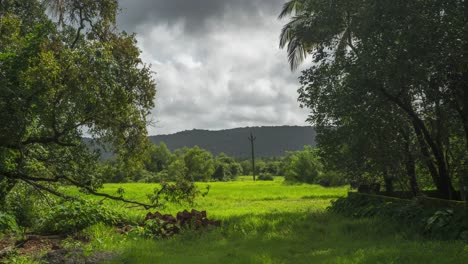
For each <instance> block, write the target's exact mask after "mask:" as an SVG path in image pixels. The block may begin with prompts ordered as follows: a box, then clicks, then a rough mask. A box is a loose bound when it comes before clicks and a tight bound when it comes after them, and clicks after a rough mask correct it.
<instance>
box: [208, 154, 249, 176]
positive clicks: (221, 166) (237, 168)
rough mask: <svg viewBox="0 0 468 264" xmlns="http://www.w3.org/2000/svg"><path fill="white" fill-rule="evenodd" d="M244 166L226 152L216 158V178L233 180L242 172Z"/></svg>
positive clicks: (214, 174)
mask: <svg viewBox="0 0 468 264" xmlns="http://www.w3.org/2000/svg"><path fill="white" fill-rule="evenodd" d="M242 171H243V170H242V166H241V165H240V164H239V163H237V161H236V160H235V159H234V158H232V157H229V156H228V155H226V154H224V153H220V154H219V155H218V156H217V157H216V158H215V171H214V173H213V178H214V179H215V180H232V179H234V178H235V177H237V176H239V175H241V174H242Z"/></svg>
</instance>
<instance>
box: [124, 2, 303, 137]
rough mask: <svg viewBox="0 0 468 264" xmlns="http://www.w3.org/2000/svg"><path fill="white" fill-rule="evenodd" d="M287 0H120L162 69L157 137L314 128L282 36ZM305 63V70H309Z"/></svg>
mask: <svg viewBox="0 0 468 264" xmlns="http://www.w3.org/2000/svg"><path fill="white" fill-rule="evenodd" d="M284 2H285V0H120V7H121V9H122V10H121V13H120V15H119V16H118V20H117V21H118V25H119V27H120V29H123V30H125V31H127V32H134V33H136V34H137V40H138V47H139V48H140V49H141V51H142V55H141V57H142V59H143V61H144V62H145V63H148V64H151V65H152V69H153V71H155V79H156V82H157V88H156V89H157V95H156V99H155V105H156V106H155V108H154V109H153V111H152V113H151V118H150V119H151V120H152V125H151V126H149V127H148V131H149V134H150V135H156V134H169V133H175V132H178V131H183V130H191V129H210V130H218V129H229V128H235V127H246V126H276V125H307V123H306V122H305V120H306V118H307V114H308V111H307V110H306V109H301V108H300V107H299V103H298V102H297V97H298V94H297V89H298V88H299V82H298V79H297V77H298V76H299V75H300V69H301V68H300V69H299V70H296V71H294V72H291V70H290V67H289V64H288V60H287V54H286V50H281V49H280V48H279V34H280V31H281V28H282V26H283V25H284V24H285V23H286V22H287V20H278V18H277V17H278V14H279V13H280V11H281V7H282V5H283V3H284ZM306 66H307V64H306V65H303V66H302V68H304V67H306Z"/></svg>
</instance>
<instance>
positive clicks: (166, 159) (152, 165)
mask: <svg viewBox="0 0 468 264" xmlns="http://www.w3.org/2000/svg"><path fill="white" fill-rule="evenodd" d="M147 155H148V157H147V160H146V161H145V167H146V169H147V170H148V171H151V172H154V173H157V172H160V171H162V170H166V169H167V168H168V166H169V164H170V163H171V161H172V159H173V157H172V154H171V151H170V150H169V149H168V148H167V146H166V144H164V143H161V144H159V145H154V144H151V146H150V147H149V149H148V154H147Z"/></svg>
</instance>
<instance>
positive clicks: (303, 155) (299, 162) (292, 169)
mask: <svg viewBox="0 0 468 264" xmlns="http://www.w3.org/2000/svg"><path fill="white" fill-rule="evenodd" d="M284 162H285V167H284V176H285V179H286V180H287V181H292V182H305V183H314V182H315V181H316V179H317V178H318V177H319V175H320V173H321V170H322V164H321V162H320V159H319V156H318V152H317V150H315V149H313V148H312V147H310V146H305V147H304V150H302V151H296V152H288V153H287V156H286V157H285V159H284Z"/></svg>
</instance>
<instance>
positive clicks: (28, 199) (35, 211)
mask: <svg viewBox="0 0 468 264" xmlns="http://www.w3.org/2000/svg"><path fill="white" fill-rule="evenodd" d="M46 199H47V201H46ZM47 202H54V198H53V197H52V196H51V195H49V194H43V195H42V196H41V195H39V193H37V192H36V191H35V190H34V189H32V187H30V186H27V185H25V184H17V185H16V186H15V187H14V188H13V189H12V190H11V191H10V193H9V194H8V196H7V198H6V206H5V210H6V212H8V213H9V214H11V215H12V216H13V217H14V219H15V220H16V223H17V224H18V226H20V227H24V228H35V227H36V226H37V224H38V220H39V219H40V218H41V217H42V216H43V215H45V214H46V213H47V210H48V204H47Z"/></svg>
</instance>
